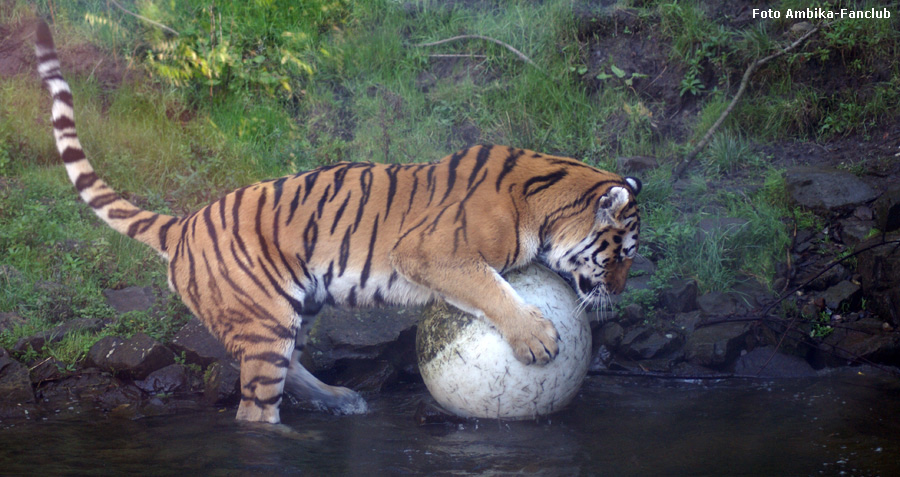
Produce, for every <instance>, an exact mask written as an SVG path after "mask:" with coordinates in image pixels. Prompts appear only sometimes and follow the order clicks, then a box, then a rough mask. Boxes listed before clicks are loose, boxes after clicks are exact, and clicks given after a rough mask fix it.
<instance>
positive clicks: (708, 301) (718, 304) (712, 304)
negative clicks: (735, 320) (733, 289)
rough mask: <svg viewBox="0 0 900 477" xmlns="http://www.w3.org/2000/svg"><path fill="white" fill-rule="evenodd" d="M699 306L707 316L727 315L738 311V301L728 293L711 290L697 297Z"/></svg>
mask: <svg viewBox="0 0 900 477" xmlns="http://www.w3.org/2000/svg"><path fill="white" fill-rule="evenodd" d="M697 307H698V308H700V311H701V312H702V313H703V314H704V315H706V316H727V315H733V314H735V313H736V312H737V310H738V301H737V299H735V298H734V297H733V296H732V295H730V294H728V293H722V292H717V291H716V292H709V293H707V294H705V295H702V296H700V297H699V298H697Z"/></svg>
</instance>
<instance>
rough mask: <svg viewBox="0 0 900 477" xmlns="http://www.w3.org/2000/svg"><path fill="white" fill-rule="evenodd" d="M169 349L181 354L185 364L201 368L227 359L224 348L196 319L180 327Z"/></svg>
mask: <svg viewBox="0 0 900 477" xmlns="http://www.w3.org/2000/svg"><path fill="white" fill-rule="evenodd" d="M169 347H170V348H171V349H172V351H174V352H175V353H176V354H179V355H182V354H183V355H184V359H185V362H187V363H191V364H199V365H200V366H203V367H206V366H209V365H210V364H212V363H214V362H216V361H220V360H227V359H228V357H229V355H228V352H227V351H226V350H225V346H224V345H222V343H221V342H220V341H219V340H218V339H216V337H215V336H213V335H212V333H210V332H209V330H207V329H206V326H204V325H203V323H201V322H200V320H198V319H197V318H191V320H190V321H188V322H187V323H185V325H184V326H182V327H181V329H180V330H179V331H178V333H177V334H176V335H175V337H174V338H172V341H171V342H170V343H169Z"/></svg>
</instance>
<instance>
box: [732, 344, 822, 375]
mask: <svg viewBox="0 0 900 477" xmlns="http://www.w3.org/2000/svg"><path fill="white" fill-rule="evenodd" d="M734 372H735V374H741V375H746V376H758V377H761V378H804V377H810V376H816V370H815V369H813V367H812V366H810V364H809V363H808V362H807V361H806V360H805V359H803V358H800V357H797V356H791V355H788V354H784V353H781V352H778V351H776V350H775V349H774V348H773V347H771V346H764V347H762V348H756V349H754V350H753V351H750V352H748V353H747V354H745V355H743V356H741V357H739V358H738V360H737V361H736V362H735V363H734Z"/></svg>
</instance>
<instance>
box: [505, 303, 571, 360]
mask: <svg viewBox="0 0 900 477" xmlns="http://www.w3.org/2000/svg"><path fill="white" fill-rule="evenodd" d="M514 326H515V329H514V330H513V331H512V332H511V333H508V334H507V340H508V341H509V344H510V346H512V349H513V353H515V355H516V359H518V360H519V361H521V362H522V363H523V364H535V363H537V364H539V365H544V364H547V363H549V362H550V361H551V360H553V358H555V357H556V355H557V354H559V333H557V331H556V327H555V326H553V323H551V322H550V320H548V319H546V318H544V316H543V314H541V312H540V310H538V309H537V308H535V307H533V306H531V307H528V311H527V313H526V314H525V315H524V316H522V317H520V319H519V320H517V321H516V323H515V325H514Z"/></svg>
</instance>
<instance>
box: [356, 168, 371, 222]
mask: <svg viewBox="0 0 900 477" xmlns="http://www.w3.org/2000/svg"><path fill="white" fill-rule="evenodd" d="M359 187H360V189H361V193H362V196H360V198H359V208H358V209H357V210H356V220H355V221H354V222H353V232H354V233H355V232H356V230H357V229H358V228H359V223H360V222H361V221H362V217H363V212H365V210H366V204H368V203H369V194H371V192H372V168H371V167H369V168H368V169H365V170H363V171H362V172H361V173H360V174H359Z"/></svg>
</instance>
